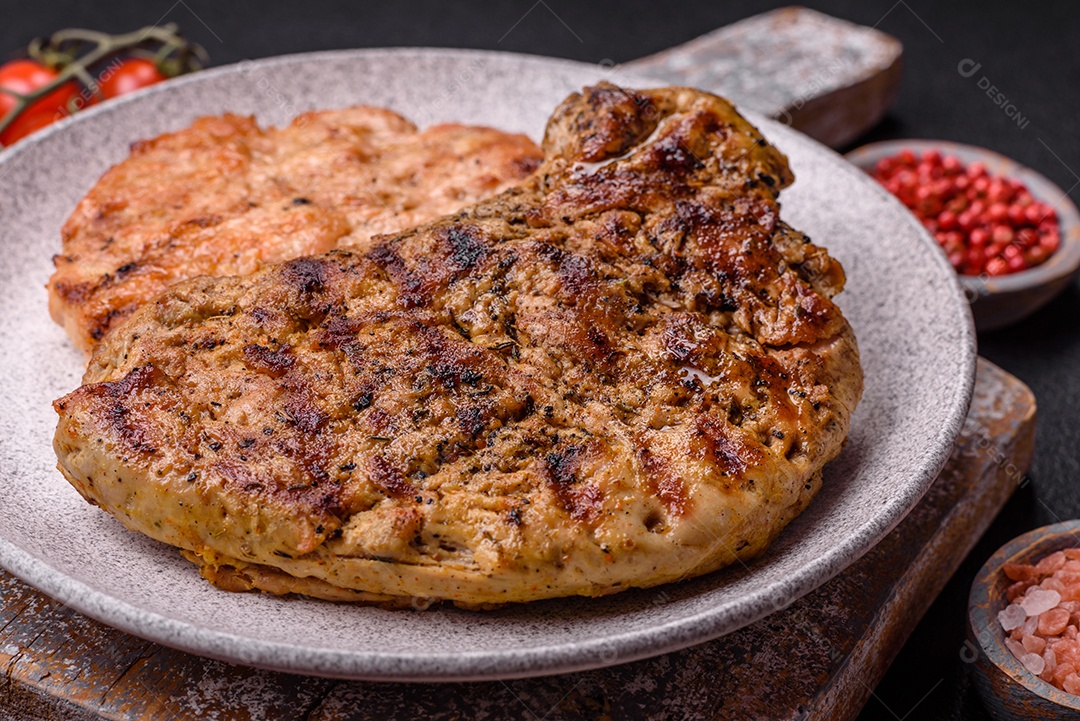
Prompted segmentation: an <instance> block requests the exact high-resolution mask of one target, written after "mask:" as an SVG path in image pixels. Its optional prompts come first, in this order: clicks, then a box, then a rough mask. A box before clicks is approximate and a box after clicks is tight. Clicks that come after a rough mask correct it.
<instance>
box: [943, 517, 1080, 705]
mask: <svg viewBox="0 0 1080 721" xmlns="http://www.w3.org/2000/svg"><path fill="white" fill-rule="evenodd" d="M968 644H969V646H970V648H968V649H965V652H962V653H961V657H963V658H965V659H966V660H969V661H971V662H973V663H974V664H975V669H976V672H975V679H976V685H977V688H978V690H979V695H980V697H981V698H982V700H983V703H984V705H985V706H986V708H987V710H988V711H990V713H991V715H992V716H993V717H994V718H995V719H1000V720H1006V719H1008V720H1010V721H1011V720H1013V719H1029V718H1048V719H1076V718H1080V521H1066V522H1065V523H1058V524H1055V525H1052V526H1044V527H1043V528H1038V529H1036V530H1034V531H1030V532H1028V533H1025V534H1024V535H1022V536H1019V537H1017V538H1015V539H1013V540H1012V541H1010V542H1009V543H1007V544H1005V545H1004V546H1002V547H1001V548H1000V549H998V551H997V552H996V553H995V554H994V555H993V556H991V557H990V560H988V561H987V562H986V564H985V565H984V566H983V567H982V569H981V570H980V571H979V574H978V575H977V576H976V578H975V581H974V582H973V583H972V586H971V594H970V596H969V599H968Z"/></svg>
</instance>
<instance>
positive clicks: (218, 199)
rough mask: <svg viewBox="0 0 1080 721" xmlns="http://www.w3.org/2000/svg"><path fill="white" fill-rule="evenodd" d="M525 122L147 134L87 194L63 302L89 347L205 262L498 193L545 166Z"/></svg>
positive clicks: (252, 255) (334, 238)
mask: <svg viewBox="0 0 1080 721" xmlns="http://www.w3.org/2000/svg"><path fill="white" fill-rule="evenodd" d="M540 158H541V155H540V149H539V148H537V147H536V145H534V144H533V142H532V141H530V140H529V139H528V138H526V137H525V136H524V135H510V134H507V133H502V132H499V131H497V130H492V129H490V128H477V127H467V126H462V125H437V126H434V127H431V128H428V129H427V130H425V131H423V132H419V131H417V129H416V127H415V126H414V125H413V124H412V123H410V122H408V121H407V120H405V119H404V118H403V117H401V116H400V115H398V114H397V113H393V112H391V111H389V110H384V109H382V108H370V107H355V108H346V109H344V110H326V111H320V112H312V113H305V114H303V115H301V116H299V117H298V118H296V119H295V120H294V121H293V122H292V124H291V125H289V126H287V127H284V128H268V129H262V128H260V127H259V126H258V125H256V123H255V121H254V120H253V119H252V118H250V117H240V116H236V115H225V116H222V117H208V118H201V119H199V120H197V121H195V123H194V124H193V125H192V126H191V127H189V128H187V129H185V130H182V131H180V132H178V133H171V134H167V135H163V136H161V137H158V138H155V139H153V140H148V141H143V142H139V143H135V144H134V145H133V146H132V151H131V156H130V157H129V158H128V159H126V160H124V161H123V162H121V163H119V164H118V165H116V166H115V167H113V168H112V169H111V170H109V171H108V172H107V173H105V175H104V176H103V177H102V178H101V180H100V181H98V183H97V184H96V185H95V186H94V187H93V188H92V189H91V190H90V192H89V193H88V194H87V196H86V197H85V198H84V199H83V200H82V201H81V202H80V203H79V205H78V207H77V208H76V209H75V211H74V213H72V215H71V217H70V218H69V219H68V221H67V223H66V224H65V225H64V229H63V233H62V235H63V250H62V252H61V253H60V254H59V255H57V256H55V258H54V259H53V261H54V263H55V265H56V272H55V273H54V274H53V276H52V278H51V279H50V280H49V286H48V288H49V309H50V311H51V312H52V316H53V319H54V320H56V322H57V323H59V324H60V325H62V326H64V328H65V329H66V330H67V332H68V334H69V335H70V336H71V339H72V340H73V341H74V342H75V345H77V346H78V347H79V348H82V349H83V350H85V351H90V350H92V349H93V347H94V345H95V344H96V343H97V341H99V340H100V339H101V338H103V337H104V335H105V334H106V333H107V332H108V331H109V329H111V328H113V327H114V326H116V325H118V324H119V322H120V321H121V320H123V319H124V318H126V317H127V316H129V315H131V313H133V312H134V311H135V309H136V308H138V307H139V306H140V305H142V304H143V303H145V302H146V301H148V300H150V299H151V298H153V297H154V296H155V295H157V294H158V293H160V292H161V291H163V290H165V289H166V288H167V287H169V286H170V285H172V284H173V283H176V282H179V281H181V280H186V279H188V278H194V277H195V276H198V275H214V276H221V275H246V274H248V273H252V272H254V271H255V270H257V269H258V268H260V267H261V266H262V265H263V264H266V263H275V262H279V261H283V260H288V259H289V258H296V257H299V256H303V255H312V254H316V253H323V252H326V251H328V250H332V249H334V248H338V247H354V248H364V247H366V245H367V243H368V239H369V238H370V237H371V236H373V235H376V234H378V233H388V232H391V231H398V230H404V229H405V228H411V227H413V226H416V225H418V224H420V223H423V222H427V221H429V220H433V219H435V218H438V217H440V216H442V215H445V214H447V213H452V212H454V211H456V210H458V209H460V208H462V207H464V206H466V205H471V204H472V203H475V202H477V201H478V200H482V199H484V198H488V197H491V196H492V195H494V194H495V193H496V192H498V191H500V190H502V189H503V188H505V187H507V186H508V185H511V184H513V183H516V182H518V181H519V180H521V179H522V178H524V177H526V176H527V175H529V173H531V172H532V171H533V170H534V169H535V168H536V166H537V165H538V164H539V162H540Z"/></svg>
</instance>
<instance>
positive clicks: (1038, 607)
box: [1020, 588, 1061, 616]
mask: <svg viewBox="0 0 1080 721" xmlns="http://www.w3.org/2000/svg"><path fill="white" fill-rule="evenodd" d="M1059 603H1061V594H1060V593H1058V592H1057V591H1047V590H1046V589H1043V588H1033V589H1031V590H1030V591H1028V592H1027V594H1025V595H1024V598H1023V599H1022V600H1021V601H1020V605H1021V606H1023V607H1024V610H1025V611H1027V615H1028V616H1038V615H1039V614H1040V613H1045V612H1046V611H1049V610H1050V609H1051V608H1053V607H1054V606H1056V605H1058V604H1059Z"/></svg>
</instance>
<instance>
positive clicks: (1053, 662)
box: [1043, 644, 1057, 671]
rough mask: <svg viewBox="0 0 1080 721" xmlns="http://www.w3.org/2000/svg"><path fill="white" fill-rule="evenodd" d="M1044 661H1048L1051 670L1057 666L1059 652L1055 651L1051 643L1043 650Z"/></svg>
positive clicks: (1047, 664)
mask: <svg viewBox="0 0 1080 721" xmlns="http://www.w3.org/2000/svg"><path fill="white" fill-rule="evenodd" d="M1043 661H1044V662H1046V667H1047V668H1048V669H1050V670H1051V671H1053V670H1054V669H1055V668H1056V667H1057V654H1056V653H1054V649H1052V648H1050V645H1049V644H1047V646H1046V649H1045V650H1044V651H1043Z"/></svg>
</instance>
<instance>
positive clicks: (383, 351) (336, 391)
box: [55, 84, 862, 607]
mask: <svg viewBox="0 0 1080 721" xmlns="http://www.w3.org/2000/svg"><path fill="white" fill-rule="evenodd" d="M545 153H546V159H545V162H544V164H543V165H542V166H541V167H540V169H539V170H538V171H537V173H536V174H535V175H534V176H533V177H532V178H530V179H529V180H528V181H526V182H525V183H523V184H522V185H520V186H518V187H516V188H513V189H510V190H508V191H506V192H505V193H503V194H502V195H500V196H499V197H497V198H495V199H493V200H491V201H488V202H486V203H482V204H479V205H477V206H475V207H473V208H470V209H467V210H464V211H461V212H459V213H457V214H456V215H453V216H449V217H446V218H443V219H441V220H438V221H435V222H433V223H430V224H428V225H425V226H422V227H420V228H418V229H416V230H411V231H406V232H403V233H399V234H397V235H392V236H388V237H385V238H381V239H379V240H378V241H377V242H376V243H375V244H374V246H373V247H371V248H370V249H369V250H367V251H366V252H346V251H336V252H333V253H330V254H327V255H324V256H319V257H311V258H301V259H296V260H292V261H287V262H285V263H282V264H279V265H276V266H272V267H269V268H266V269H264V270H262V271H259V272H258V273H256V274H254V275H252V276H249V277H246V278H221V279H211V278H200V279H196V280H193V281H190V282H187V283H184V284H180V285H178V286H174V287H173V288H171V289H170V290H169V291H167V292H166V293H164V294H163V295H161V296H159V297H158V298H157V299H156V300H155V301H154V302H153V303H151V304H148V305H147V306H145V307H144V308H142V309H141V310H139V311H137V312H136V313H135V315H134V316H133V317H132V318H131V320H130V321H128V322H127V323H126V324H125V325H124V326H123V327H122V329H120V330H119V331H118V332H116V333H114V334H112V335H111V336H110V337H109V338H108V339H106V341H105V342H104V343H103V344H102V345H101V346H100V347H99V348H98V349H97V351H96V352H95V354H94V357H93V360H92V362H91V365H90V368H89V370H88V371H87V375H86V378H85V381H86V385H84V386H82V387H81V388H79V389H78V390H76V391H74V392H73V393H71V394H69V395H67V396H65V397H64V398H61V399H60V400H58V401H57V402H56V404H55V405H56V409H57V411H58V412H59V414H60V424H59V426H58V428H57V435H56V450H57V454H58V457H59V459H60V466H59V467H60V469H61V471H62V472H63V473H64V474H65V476H66V477H67V478H68V479H69V480H70V481H71V482H72V483H73V485H75V487H76V488H78V489H79V490H80V492H81V493H83V495H84V496H86V497H87V498H88V499H91V500H92V501H93V502H96V503H98V504H100V505H101V506H102V507H103V508H105V509H106V510H108V511H109V512H111V513H113V514H114V515H115V516H116V517H117V518H119V519H120V520H121V521H122V522H123V523H124V524H125V525H127V526H128V527H129V528H133V529H136V530H139V531H142V532H144V533H147V534H149V535H151V536H153V537H155V538H158V539H160V540H163V541H166V542H168V543H172V544H174V545H177V546H180V547H181V548H184V549H188V550H189V551H191V552H192V553H193V554H194V556H190V554H189V557H193V558H197V559H198V560H197V562H199V563H200V564H201V565H202V566H203V572H204V575H206V576H207V577H208V578H210V579H211V580H213V581H214V582H216V583H220V584H222V585H224V586H226V587H229V588H238V587H252V588H265V589H267V590H271V591H273V592H285V591H299V592H301V593H308V594H311V595H317V596H331V597H343V596H348V597H352V594H354V593H355V594H360V595H359V596H358V598H360V600H367V601H374V602H386V601H387V600H392V601H394V602H395V603H397V602H398V600H399V599H423V603H427V602H431V601H437V600H449V601H452V602H454V603H457V604H459V605H463V606H467V607H487V606H489V605H491V604H500V603H505V602H513V601H527V600H533V599H539V598H550V597H555V596H565V595H573V594H579V595H589V596H596V595H603V594H608V593H613V592H617V591H620V590H623V589H625V588H628V587H633V586H651V585H655V584H659V583H666V582H670V581H674V580H678V579H681V578H687V577H690V576H694V575H699V574H702V573H706V572H709V571H712V570H715V569H717V568H720V567H722V566H725V565H727V564H729V563H731V562H733V561H735V560H736V559H745V558H749V557H751V556H753V555H755V554H757V553H760V552H761V551H762V550H763V549H764V548H765V547H766V546H767V545H768V544H769V543H770V542H771V540H772V539H773V538H774V537H775V536H776V534H778V533H779V532H780V530H781V529H782V528H783V527H784V526H785V525H786V524H787V523H788V522H789V521H790V520H791V519H792V518H794V517H795V516H796V515H797V514H798V513H799V512H800V511H801V510H802V509H803V508H805V506H806V504H807V503H808V502H809V501H810V499H811V498H812V497H813V495H814V493H816V491H817V489H818V487H819V485H820V470H821V467H822V466H823V465H824V464H825V463H826V462H827V461H828V460H830V459H831V458H833V457H834V456H835V455H836V454H837V453H839V451H840V448H841V445H842V443H843V439H844V437H845V436H846V434H847V430H848V426H849V423H850V418H851V413H852V411H853V410H854V408H855V406H856V404H857V403H858V400H859V397H860V395H861V391H862V371H861V368H860V366H859V360H858V351H857V348H856V344H855V339H854V336H853V335H852V332H851V328H850V326H849V325H848V324H847V322H846V321H845V320H844V318H843V316H842V314H841V313H840V311H839V309H838V308H837V307H836V305H834V304H833V302H832V300H831V298H832V296H833V295H835V294H836V293H838V292H839V291H840V290H841V288H842V286H843V281H844V277H843V271H842V269H841V268H840V266H839V264H838V263H836V261H834V260H833V259H831V258H830V257H829V256H828V254H827V253H826V252H825V250H824V249H822V248H820V247H818V246H815V245H813V244H812V243H810V241H809V239H808V238H806V237H804V236H802V235H801V234H800V233H798V232H796V231H794V230H792V229H791V228H789V227H787V226H786V225H785V224H783V223H782V222H781V221H780V220H779V205H778V202H777V197H778V193H779V190H780V189H781V188H782V187H784V186H786V185H788V184H789V183H790V182H791V181H792V176H791V174H790V171H789V170H788V167H787V163H786V160H785V158H784V157H783V155H781V154H780V153H779V152H778V151H777V150H776V149H775V148H773V147H772V146H770V145H769V144H768V143H766V142H765V140H764V139H762V138H761V136H760V134H759V133H758V132H757V130H756V129H754V128H753V127H752V126H750V125H749V124H748V123H747V122H746V121H745V120H744V119H743V118H742V117H740V116H739V115H738V114H737V113H736V112H735V111H734V109H733V108H732V107H731V106H730V104H728V103H727V102H726V101H724V100H722V99H720V98H717V97H715V96H712V95H709V94H707V93H703V92H701V91H697V90H691V89H684V88H666V89H658V90H645V91H629V90H623V89H619V88H616V87H614V86H611V85H606V84H605V85H601V86H598V87H597V88H592V89H588V90H586V91H585V92H584V93H583V94H575V95H573V96H571V97H570V98H568V99H567V100H566V101H565V102H564V103H563V104H562V105H561V106H560V107H559V108H558V109H557V110H556V112H555V114H554V116H553V117H552V120H551V122H550V124H549V126H548V131H547V134H546V138H545ZM223 569H224V570H223ZM270 569H276V570H270ZM282 574H286V575H288V576H291V577H293V578H294V579H297V580H296V581H289V580H287V579H285V578H284V577H283V575H282ZM334 589H337V590H334ZM402 602H403V601H402Z"/></svg>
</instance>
